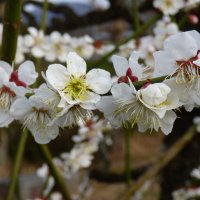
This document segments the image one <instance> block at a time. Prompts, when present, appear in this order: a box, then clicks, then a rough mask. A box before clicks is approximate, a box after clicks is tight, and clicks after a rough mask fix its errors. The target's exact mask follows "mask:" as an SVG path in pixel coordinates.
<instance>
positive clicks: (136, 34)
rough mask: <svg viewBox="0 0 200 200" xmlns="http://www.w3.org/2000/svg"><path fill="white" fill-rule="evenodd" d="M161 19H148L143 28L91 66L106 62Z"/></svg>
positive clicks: (158, 15)
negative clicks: (120, 48)
mask: <svg viewBox="0 0 200 200" xmlns="http://www.w3.org/2000/svg"><path fill="white" fill-rule="evenodd" d="M160 18H161V15H160V14H157V15H154V16H153V17H152V18H151V19H149V20H148V21H147V22H146V23H145V24H144V25H143V26H141V27H140V28H139V29H138V30H137V31H135V32H134V33H133V34H132V35H131V36H130V37H128V38H126V39H125V40H123V41H122V42H120V43H119V44H117V45H116V47H115V48H114V49H113V50H112V51H110V52H108V53H107V54H105V55H104V56H102V57H101V58H100V59H99V60H98V61H97V62H95V63H93V64H92V65H93V66H95V67H98V66H100V65H101V64H102V63H104V62H105V61H107V59H108V58H109V57H110V56H111V55H112V54H114V53H116V52H117V51H118V50H119V47H120V46H121V45H123V44H125V43H127V42H128V41H130V40H132V39H135V38H138V37H139V36H141V35H142V34H144V32H145V31H146V30H147V29H148V28H149V27H150V26H151V25H153V24H154V23H155V22H156V21H157V20H158V19H160Z"/></svg>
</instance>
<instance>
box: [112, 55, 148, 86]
mask: <svg viewBox="0 0 200 200" xmlns="http://www.w3.org/2000/svg"><path fill="white" fill-rule="evenodd" d="M140 55H141V53H140V52H136V51H133V52H132V54H131V56H130V57H129V59H128V60H127V59H126V58H124V57H121V56H118V55H113V56H112V62H113V66H114V69H115V72H116V74H117V76H118V83H120V82H124V83H128V82H129V80H130V81H132V82H135V81H138V80H143V79H146V77H145V72H147V70H148V69H149V68H147V67H143V66H141V65H140V64H139V63H138V60H139V57H140Z"/></svg>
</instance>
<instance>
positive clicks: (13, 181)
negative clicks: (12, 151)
mask: <svg viewBox="0 0 200 200" xmlns="http://www.w3.org/2000/svg"><path fill="white" fill-rule="evenodd" d="M27 138H28V131H27V129H25V130H24V131H23V133H22V135H21V138H20V141H19V144H18V147H17V152H16V157H15V161H14V165H13V168H12V172H11V181H10V184H9V189H8V195H7V198H6V200H13V199H14V193H15V189H16V185H17V180H18V177H19V170H20V165H21V162H22V157H23V153H24V149H25V145H26V140H27Z"/></svg>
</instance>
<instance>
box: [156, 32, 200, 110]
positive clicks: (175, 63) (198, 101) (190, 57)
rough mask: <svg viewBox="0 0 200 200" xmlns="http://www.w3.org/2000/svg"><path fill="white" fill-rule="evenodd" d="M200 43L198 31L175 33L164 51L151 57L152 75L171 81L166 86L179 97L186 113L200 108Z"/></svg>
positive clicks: (168, 40) (166, 42)
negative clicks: (168, 78) (164, 76)
mask: <svg viewBox="0 0 200 200" xmlns="http://www.w3.org/2000/svg"><path fill="white" fill-rule="evenodd" d="M183 41H184V42H183ZM199 41H200V34H199V33H198V32H197V31H188V32H182V33H177V34H175V35H173V36H170V37H169V38H168V39H167V40H166V41H165V42H164V50H161V51H158V52H156V53H154V57H155V71H154V75H155V76H163V75H167V76H168V77H170V78H171V79H170V80H166V81H165V82H166V83H167V84H168V85H169V86H170V87H171V88H172V90H174V92H176V93H177V94H178V96H179V98H180V100H181V101H182V102H183V103H184V107H185V108H186V110H187V111H191V110H192V109H193V108H194V107H196V106H199V105H200V95H199V91H200V70H199V69H200V63H199V61H200V59H199V52H200V42H199Z"/></svg>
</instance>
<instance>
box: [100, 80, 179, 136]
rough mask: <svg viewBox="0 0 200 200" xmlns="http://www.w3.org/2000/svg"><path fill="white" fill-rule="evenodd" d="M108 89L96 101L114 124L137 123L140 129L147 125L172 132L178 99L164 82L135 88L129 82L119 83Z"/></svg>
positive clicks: (147, 126) (116, 125)
mask: <svg viewBox="0 0 200 200" xmlns="http://www.w3.org/2000/svg"><path fill="white" fill-rule="evenodd" d="M111 93H112V96H106V97H103V98H102V100H101V101H100V102H99V103H97V108H98V109H99V110H100V111H102V112H104V116H105V118H106V119H108V120H109V122H110V123H111V125H113V126H114V127H116V128H119V127H120V126H122V125H123V124H124V125H126V124H130V125H131V126H134V125H135V124H137V125H138V128H139V131H142V132H143V131H146V130H147V129H149V128H150V129H155V130H156V131H158V129H159V128H161V130H162V131H163V132H164V133H165V134H169V133H170V132H171V130H172V128H173V123H174V121H175V119H176V114H175V113H174V112H173V111H172V109H176V108H178V107H179V106H180V102H179V99H178V97H177V96H176V95H175V94H171V89H170V88H169V87H168V86H167V85H165V84H164V83H157V84H147V85H145V86H144V88H141V89H140V90H138V91H136V89H135V88H134V86H133V85H132V84H131V85H130V86H129V85H128V84H125V83H120V84H116V85H114V86H113V87H112V89H111Z"/></svg>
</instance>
